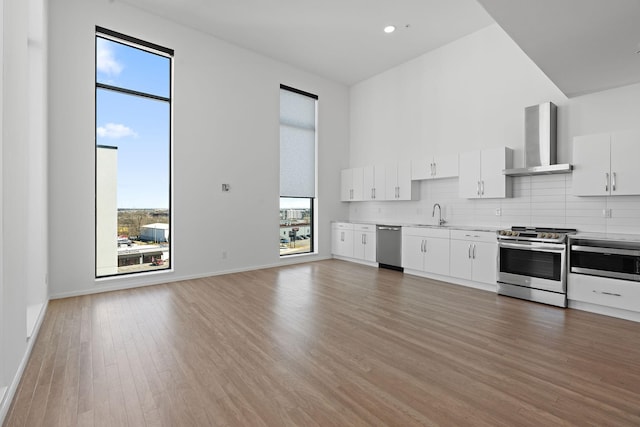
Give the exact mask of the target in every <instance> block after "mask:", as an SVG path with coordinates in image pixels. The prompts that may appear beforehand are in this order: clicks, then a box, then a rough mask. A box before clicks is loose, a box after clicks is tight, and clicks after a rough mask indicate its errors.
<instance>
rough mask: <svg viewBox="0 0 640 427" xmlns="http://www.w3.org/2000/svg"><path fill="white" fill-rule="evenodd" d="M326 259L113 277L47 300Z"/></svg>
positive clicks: (290, 259)
mask: <svg viewBox="0 0 640 427" xmlns="http://www.w3.org/2000/svg"><path fill="white" fill-rule="evenodd" d="M327 259H331V257H330V256H319V255H315V254H309V255H304V254H301V255H300V256H293V255H292V256H291V257H286V259H282V260H280V262H277V263H273V264H263V265H255V266H250V267H242V268H235V269H229V270H220V271H211V272H206V273H200V274H191V275H184V276H171V277H168V276H162V275H160V274H156V275H155V276H154V277H153V278H152V279H151V280H148V279H147V278H145V280H144V281H140V282H131V281H130V278H127V279H129V280H128V281H127V282H125V283H116V281H117V280H123V279H125V278H122V277H114V278H110V279H109V281H106V280H104V281H103V280H98V281H97V282H96V286H95V287H93V288H91V289H83V290H81V291H72V292H59V293H55V294H51V295H50V296H49V299H61V298H70V297H78V296H82V295H91V294H99V293H101V292H111V291H121V290H124V289H134V288H142V287H144V286H154V285H163V284H165V283H170V282H180V281H182V280H193V279H202V278H204V277H212V276H222V275H224V274H232V273H244V272H246V271H254V270H262V269H264V268H275V267H284V266H287V265H294V264H302V263H307V262H313V261H324V260H327ZM108 282H110V283H113V284H111V285H101V284H102V283H108Z"/></svg>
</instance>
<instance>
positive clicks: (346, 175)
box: [340, 168, 364, 202]
mask: <svg viewBox="0 0 640 427" xmlns="http://www.w3.org/2000/svg"><path fill="white" fill-rule="evenodd" d="M363 173H364V169H363V168H352V169H343V170H342V172H341V176H340V200H341V201H343V202H358V201H362V200H363V188H364V187H363V185H364V182H363Z"/></svg>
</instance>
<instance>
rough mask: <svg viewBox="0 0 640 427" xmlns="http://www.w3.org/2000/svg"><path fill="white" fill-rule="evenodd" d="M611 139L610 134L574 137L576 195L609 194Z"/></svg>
mask: <svg viewBox="0 0 640 427" xmlns="http://www.w3.org/2000/svg"><path fill="white" fill-rule="evenodd" d="M610 140H611V137H610V136H609V134H599V135H585V136H576V137H575V138H573V185H572V192H573V194H574V195H575V196H606V195H608V194H609V182H610V181H609V179H610V178H609V179H607V176H609V174H610V169H611V165H610V152H611V149H610V146H611V144H610ZM616 184H617V183H616Z"/></svg>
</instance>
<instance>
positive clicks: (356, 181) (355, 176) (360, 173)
mask: <svg viewBox="0 0 640 427" xmlns="http://www.w3.org/2000/svg"><path fill="white" fill-rule="evenodd" d="M351 175H352V177H351V180H352V186H351V188H352V189H353V194H352V198H351V201H354V202H359V201H362V200H364V197H363V188H364V182H363V179H364V169H363V168H353V169H351Z"/></svg>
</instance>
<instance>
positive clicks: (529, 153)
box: [502, 102, 573, 176]
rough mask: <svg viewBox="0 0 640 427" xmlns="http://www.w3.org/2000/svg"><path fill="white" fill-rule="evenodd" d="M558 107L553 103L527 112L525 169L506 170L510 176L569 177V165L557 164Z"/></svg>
mask: <svg viewBox="0 0 640 427" xmlns="http://www.w3.org/2000/svg"><path fill="white" fill-rule="evenodd" d="M557 116H558V107H557V106H556V105H555V104H554V103H552V102H545V103H543V104H540V105H532V106H531V107H527V108H525V109H524V127H525V139H524V165H525V167H524V168H517V169H504V170H503V171H502V173H503V174H504V175H509V176H523V175H543V174H552V173H569V172H571V170H572V169H573V167H572V166H571V165H569V164H560V165H559V164H556V147H557V129H558V126H557Z"/></svg>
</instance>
